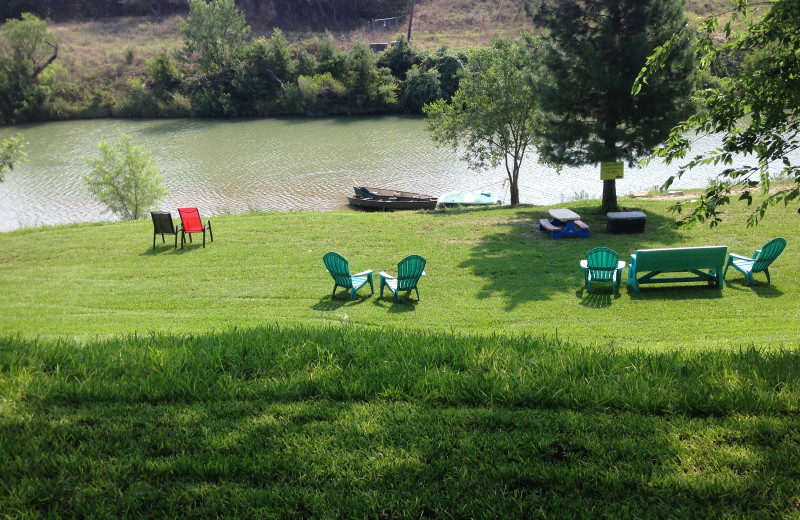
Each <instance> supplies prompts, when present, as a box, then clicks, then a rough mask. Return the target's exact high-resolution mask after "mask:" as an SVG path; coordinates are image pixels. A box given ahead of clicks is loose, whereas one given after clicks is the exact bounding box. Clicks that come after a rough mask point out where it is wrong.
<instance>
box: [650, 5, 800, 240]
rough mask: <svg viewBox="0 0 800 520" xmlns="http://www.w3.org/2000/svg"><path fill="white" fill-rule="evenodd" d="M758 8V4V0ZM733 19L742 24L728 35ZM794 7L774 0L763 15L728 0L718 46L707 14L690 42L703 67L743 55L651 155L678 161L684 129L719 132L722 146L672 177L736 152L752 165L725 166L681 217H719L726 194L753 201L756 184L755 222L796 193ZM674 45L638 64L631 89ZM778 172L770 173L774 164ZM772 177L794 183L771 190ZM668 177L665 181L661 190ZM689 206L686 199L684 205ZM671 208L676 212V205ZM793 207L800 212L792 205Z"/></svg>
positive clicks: (797, 40) (655, 72)
mask: <svg viewBox="0 0 800 520" xmlns="http://www.w3.org/2000/svg"><path fill="white" fill-rule="evenodd" d="M757 5H763V4H762V3H759V4H757ZM734 24H737V25H738V26H739V27H741V28H742V29H741V30H740V31H739V32H738V33H734V32H733V29H732V27H733V26H734ZM798 27H800V6H799V5H798V3H797V1H796V0H776V1H775V2H773V3H772V4H771V8H769V9H768V11H767V13H766V14H763V12H759V11H757V10H753V9H752V8H751V7H750V6H749V5H748V0H737V1H736V2H734V9H733V12H732V19H731V20H730V21H729V22H728V23H727V24H726V25H725V27H724V32H725V35H726V37H727V38H728V41H727V42H725V43H723V44H722V45H717V44H716V43H715V40H717V37H718V28H719V27H718V19H717V17H716V16H711V17H709V18H707V19H706V20H705V21H704V23H703V24H702V28H703V30H702V32H701V35H700V39H699V44H698V46H697V49H698V55H699V56H700V63H701V68H702V69H707V70H712V69H713V68H714V67H715V65H716V63H717V62H718V61H720V60H724V59H725V58H726V56H730V55H743V56H745V57H746V58H745V60H744V62H743V64H742V66H741V67H738V68H735V69H734V70H733V71H731V72H730V75H729V76H728V77H726V78H723V79H721V80H720V82H719V83H718V84H717V85H712V86H710V87H709V88H706V89H703V90H701V91H699V92H697V93H696V95H695V98H696V99H697V101H698V102H699V104H700V107H701V108H700V110H699V112H698V113H697V114H696V115H694V116H692V117H691V118H688V119H686V120H685V121H683V122H682V123H681V124H679V125H677V126H676V127H675V128H674V129H673V131H672V134H671V135H670V137H669V140H668V141H667V143H666V144H665V145H664V146H662V147H660V148H659V149H657V150H656V152H655V155H656V156H659V157H663V158H664V159H665V160H666V162H667V163H671V162H672V161H676V160H680V159H684V158H685V157H686V155H687V153H688V152H689V151H690V143H689V141H688V139H687V137H686V136H687V134H689V133H690V132H692V131H694V132H695V133H696V134H710V133H721V134H722V144H721V145H720V147H719V148H718V149H716V150H713V151H711V152H709V153H707V154H702V155H697V156H695V157H693V158H692V159H691V160H689V162H687V163H686V164H684V165H682V166H681V167H680V169H679V172H678V177H679V176H681V175H683V173H685V172H686V171H687V170H689V169H691V168H694V167H695V166H699V165H704V164H714V165H717V164H721V165H727V166H731V165H732V163H733V159H734V157H735V156H737V155H738V156H752V157H754V158H755V159H756V163H755V164H751V165H744V166H739V167H729V168H726V169H725V170H723V171H722V173H721V174H720V175H719V178H718V179H717V180H715V181H713V182H712V183H711V185H710V187H709V188H708V189H706V191H705V193H704V195H703V196H702V197H701V198H700V200H699V201H698V202H697V203H696V204H694V205H693V209H692V210H691V211H690V214H689V215H688V216H686V217H685V218H684V221H699V222H705V221H708V222H709V224H710V225H711V226H715V225H717V224H718V223H719V222H721V220H722V217H721V215H722V214H723V212H722V211H721V208H722V207H723V206H725V205H726V204H729V203H730V202H731V196H732V195H733V196H735V194H738V199H739V200H742V201H746V202H747V204H748V205H750V204H752V202H753V198H752V191H753V190H754V189H756V188H757V187H759V186H760V189H761V191H762V193H763V194H764V198H763V200H762V202H761V204H759V205H758V206H757V207H756V208H755V209H754V211H753V212H752V213H751V214H750V216H749V218H748V222H747V224H748V226H752V225H755V224H757V223H758V221H759V219H760V218H762V217H763V216H764V214H765V213H766V211H767V209H768V208H769V207H770V206H772V205H774V204H777V203H779V202H783V203H784V204H789V203H790V202H792V201H796V200H798V199H799V198H800V166H798V164H797V163H796V162H795V163H792V159H791V155H792V153H794V152H797V150H798V149H800V88H798V79H800V33H798V30H797V28H798ZM673 47H674V40H670V41H669V42H667V43H666V44H665V45H664V46H663V47H660V48H659V49H657V50H656V52H655V53H654V54H653V55H652V56H651V57H650V59H649V60H648V62H647V66H646V67H645V68H644V69H642V71H641V75H640V77H639V79H638V80H637V84H636V86H635V88H634V92H638V89H639V88H647V84H649V83H650V82H652V81H653V80H654V79H655V78H658V77H659V76H660V75H661V73H662V72H661V71H662V67H663V65H662V63H664V62H665V61H666V60H668V59H669V56H670V55H671V54H672V52H674V51H673ZM776 165H777V166H778V170H779V171H775V170H774V168H775V166H776ZM775 176H778V177H780V178H783V179H790V180H793V183H792V184H790V185H789V186H788V187H783V188H780V189H778V190H774V191H773V190H771V180H773V178H774V177H775ZM674 179H675V177H672V178H670V179H669V180H668V181H667V183H666V184H665V187H668V186H669V185H670V184H671V183H672V182H673V181H674ZM690 204H691V203H690ZM673 209H675V210H676V211H680V210H681V209H682V205H681V204H678V205H676V206H675V207H674V208H673ZM798 211H800V210H798Z"/></svg>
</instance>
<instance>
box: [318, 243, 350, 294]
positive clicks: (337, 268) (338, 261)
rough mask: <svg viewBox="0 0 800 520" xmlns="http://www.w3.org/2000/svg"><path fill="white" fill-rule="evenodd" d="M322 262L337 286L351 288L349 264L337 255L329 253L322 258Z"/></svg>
mask: <svg viewBox="0 0 800 520" xmlns="http://www.w3.org/2000/svg"><path fill="white" fill-rule="evenodd" d="M322 261H323V262H325V269H327V270H328V272H329V273H331V276H332V277H333V280H334V281H335V282H336V284H337V285H340V286H342V287H350V286H352V284H353V280H352V278H351V277H350V264H349V262H348V261H347V259H346V258H345V257H343V256H342V255H340V254H339V253H334V252H333V251H330V252H328V253H325V256H323V257H322Z"/></svg>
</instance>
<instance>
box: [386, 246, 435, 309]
mask: <svg viewBox="0 0 800 520" xmlns="http://www.w3.org/2000/svg"><path fill="white" fill-rule="evenodd" d="M425 263H426V261H425V259H424V258H422V257H421V256H419V255H410V256H407V257H405V258H403V259H402V260H400V263H399V264H397V276H396V277H395V276H392V275H390V274H389V273H386V272H384V271H381V272H380V277H381V297H383V288H384V287H388V288H389V290H390V291H392V294H394V301H397V293H399V292H400V291H406V296H409V297H410V296H411V291H412V290H415V291H417V301H419V299H420V298H419V289H418V288H417V282H419V279H420V277H422V276H425Z"/></svg>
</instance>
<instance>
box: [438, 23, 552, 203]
mask: <svg viewBox="0 0 800 520" xmlns="http://www.w3.org/2000/svg"><path fill="white" fill-rule="evenodd" d="M528 51H529V49H528V47H527V46H526V45H525V44H524V42H523V40H517V41H509V40H504V39H496V40H494V41H493V42H492V46H491V47H488V48H475V49H473V50H472V51H471V52H470V54H469V59H468V64H467V66H466V68H465V69H464V70H463V71H462V72H461V77H460V82H459V89H458V90H457V91H456V93H455V94H454V95H453V98H452V100H451V101H450V102H449V103H448V102H447V101H446V100H444V99H440V100H438V101H436V102H434V103H431V104H429V105H426V106H425V108H424V109H423V110H424V112H425V114H426V115H427V116H428V127H427V128H428V131H429V132H430V133H431V136H432V138H433V140H434V141H436V142H437V143H440V144H444V145H449V146H452V147H453V148H454V149H455V150H460V151H462V153H463V158H464V159H465V160H466V161H467V162H468V163H469V164H470V166H472V167H474V168H486V167H489V166H492V167H495V166H497V165H499V164H500V163H501V162H504V163H505V168H506V174H507V175H508V182H509V186H510V189H511V204H512V205H516V204H519V172H520V167H521V165H522V160H523V158H524V156H525V152H526V150H527V149H528V147H529V146H531V145H532V144H534V143H535V142H536V141H535V140H536V136H537V134H538V131H539V128H538V125H537V118H538V104H537V99H538V96H537V94H536V93H535V92H534V90H533V83H532V82H531V81H530V71H529V69H528V63H529V60H528Z"/></svg>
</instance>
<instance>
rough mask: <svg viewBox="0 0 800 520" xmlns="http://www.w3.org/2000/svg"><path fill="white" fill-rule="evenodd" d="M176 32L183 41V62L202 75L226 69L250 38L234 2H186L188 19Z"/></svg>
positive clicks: (228, 0)
mask: <svg viewBox="0 0 800 520" xmlns="http://www.w3.org/2000/svg"><path fill="white" fill-rule="evenodd" d="M178 28H179V29H180V32H181V34H182V35H183V39H184V45H183V52H182V56H183V58H184V59H185V60H186V61H188V62H190V63H194V64H195V65H196V66H197V68H198V70H199V71H201V72H204V73H214V72H216V71H218V70H220V69H225V68H227V67H229V66H230V65H231V61H232V60H233V59H234V58H236V57H238V56H240V55H241V53H242V52H243V51H244V48H245V44H246V43H247V38H248V37H249V36H250V26H249V25H247V21H246V20H245V17H244V14H242V12H241V11H239V9H238V8H237V7H236V4H235V3H234V0H211V1H210V2H206V1H205V0H189V16H187V17H186V18H185V19H183V20H181V22H180V24H179V26H178Z"/></svg>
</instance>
